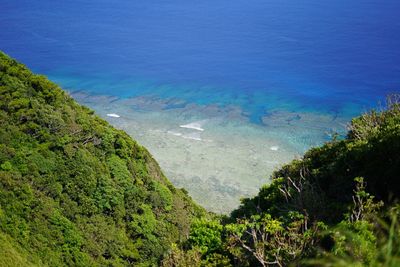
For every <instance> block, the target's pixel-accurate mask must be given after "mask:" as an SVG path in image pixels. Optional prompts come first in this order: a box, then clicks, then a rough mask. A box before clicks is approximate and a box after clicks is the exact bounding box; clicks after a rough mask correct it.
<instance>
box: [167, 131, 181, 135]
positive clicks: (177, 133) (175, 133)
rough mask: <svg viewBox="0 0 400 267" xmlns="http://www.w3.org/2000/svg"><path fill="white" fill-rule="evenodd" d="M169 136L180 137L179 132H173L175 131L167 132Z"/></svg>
mask: <svg viewBox="0 0 400 267" xmlns="http://www.w3.org/2000/svg"><path fill="white" fill-rule="evenodd" d="M168 133H169V134H172V135H175V136H182V134H181V133H180V132H175V131H168Z"/></svg>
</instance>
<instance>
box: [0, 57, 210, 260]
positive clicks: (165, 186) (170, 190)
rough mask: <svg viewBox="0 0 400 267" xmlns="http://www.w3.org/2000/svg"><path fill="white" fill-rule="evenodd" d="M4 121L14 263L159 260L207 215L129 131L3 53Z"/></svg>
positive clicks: (2, 163) (0, 169)
mask: <svg viewBox="0 0 400 267" xmlns="http://www.w3.org/2000/svg"><path fill="white" fill-rule="evenodd" d="M0 125H1V127H0V240H1V243H2V245H1V249H2V250H3V249H4V250H9V251H11V252H12V253H11V252H10V253H11V254H10V255H15V257H10V258H9V260H7V261H6V262H8V264H9V266H20V265H22V266H23V265H38V266H41V265H44V266H63V265H70V266H106V265H107V266H127V265H135V266H149V265H157V264H158V262H159V260H160V259H161V258H162V256H163V254H164V253H165V252H166V251H168V249H169V248H170V246H171V244H172V243H176V242H179V241H182V240H185V238H186V237H187V235H188V231H189V225H190V222H191V219H192V218H193V217H198V216H200V215H202V214H204V210H203V209H202V208H199V207H198V206H197V205H195V204H194V203H193V202H192V200H191V199H190V197H188V196H187V194H186V193H185V192H184V191H182V190H180V189H176V188H174V186H173V185H172V184H171V183H170V182H169V181H168V180H167V179H166V178H165V177H164V175H163V174H162V172H161V171H160V168H159V166H158V165H157V163H156V162H155V160H154V159H153V158H152V157H151V155H150V154H149V153H148V151H147V150H146V149H145V148H143V147H142V146H140V145H138V144H137V143H136V142H135V141H134V140H132V139H131V138H130V137H129V136H128V135H127V134H126V133H125V132H123V131H120V130H117V129H114V128H113V127H112V126H110V125H109V124H108V123H107V122H106V121H104V120H102V119H100V118H99V117H97V116H96V115H94V114H93V111H91V110H89V109H88V108H86V107H83V106H80V105H79V104H77V103H76V102H75V101H74V100H73V99H72V98H71V97H69V96H68V95H67V94H66V93H65V92H64V91H62V90H61V89H60V88H59V87H58V86H57V85H56V84H54V83H52V82H50V81H49V80H47V79H46V78H45V77H44V76H39V75H34V74H32V73H31V72H30V71H29V70H28V69H27V68H26V67H25V66H23V65H22V64H19V63H18V62H16V61H15V60H13V59H11V58H9V57H8V56H7V55H5V54H4V53H1V52H0ZM3 241H4V242H3ZM3 252H4V251H3ZM3 256H4V253H3V255H0V257H1V258H2V260H4V259H3Z"/></svg>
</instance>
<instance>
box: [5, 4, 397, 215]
mask: <svg viewBox="0 0 400 267" xmlns="http://www.w3.org/2000/svg"><path fill="white" fill-rule="evenodd" d="M0 50H2V51H3V52H5V53H7V54H9V55H10V56H12V57H14V58H16V59H17V60H19V61H21V62H23V63H24V64H26V65H27V66H28V67H29V68H31V69H32V70H33V71H34V72H36V73H40V74H43V75H46V76H47V77H49V78H50V79H51V80H53V81H55V82H56V83H58V84H59V85H60V86H61V87H62V88H64V89H65V90H67V91H68V92H69V93H70V94H71V96H72V97H74V98H75V99H76V100H77V101H78V102H80V103H82V104H84V105H87V106H89V107H90V108H92V109H94V110H95V111H96V112H97V114H98V115H99V116H101V117H103V118H104V119H106V120H108V121H109V122H110V123H111V124H112V125H114V126H115V127H117V128H120V129H123V130H125V131H127V132H128V134H130V135H131V136H132V137H133V138H135V139H136V140H138V142H139V143H141V144H142V145H144V146H145V147H147V148H148V149H149V150H150V152H151V153H152V154H153V156H154V157H155V158H156V160H157V161H158V162H159V164H160V166H161V168H162V169H163V171H164V172H165V174H166V176H167V177H168V178H169V179H170V180H171V181H172V182H173V183H174V184H175V185H176V186H177V187H184V188H186V189H187V190H188V191H189V194H190V195H191V196H192V197H193V198H194V199H195V200H196V201H197V202H199V203H200V204H202V205H203V206H205V207H206V208H208V209H209V210H211V211H215V212H217V213H228V212H230V211H231V210H233V209H234V208H236V207H237V206H238V205H239V204H240V199H241V198H243V197H251V196H253V195H255V194H256V193H257V192H258V189H259V187H260V186H263V185H265V184H268V183H269V182H270V180H271V175H272V173H273V172H274V170H276V169H278V168H279V167H281V166H282V165H284V164H286V163H288V162H290V161H291V160H293V159H296V158H301V156H302V154H303V153H304V152H305V151H307V150H308V149H310V148H312V147H315V146H318V145H321V144H323V143H324V142H327V141H329V140H331V139H332V138H333V137H335V138H337V137H338V138H344V136H345V134H346V128H347V125H348V123H349V122H350V120H351V118H352V117H354V116H357V115H359V114H361V113H363V112H366V111H367V110H370V109H372V108H375V109H380V108H383V107H384V102H385V98H386V96H387V95H389V94H392V93H398V92H400V1H399V0H351V1H349V0H335V1H331V0H330V1H329V0H319V1H316V0H233V1H232V0H229V1H228V0H115V1H106V0H97V1H89V0H69V1H57V0H51V1H50V0H41V1H32V0H29V1H28V0H13V1H6V0H0Z"/></svg>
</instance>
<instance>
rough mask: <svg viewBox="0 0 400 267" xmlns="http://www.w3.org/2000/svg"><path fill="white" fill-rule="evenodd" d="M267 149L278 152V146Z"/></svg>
mask: <svg viewBox="0 0 400 267" xmlns="http://www.w3.org/2000/svg"><path fill="white" fill-rule="evenodd" d="M269 149H271V150H272V151H278V149H279V146H271V147H270V148H269Z"/></svg>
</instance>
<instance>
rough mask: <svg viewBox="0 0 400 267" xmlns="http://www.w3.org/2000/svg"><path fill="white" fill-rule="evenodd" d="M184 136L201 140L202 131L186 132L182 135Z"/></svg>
mask: <svg viewBox="0 0 400 267" xmlns="http://www.w3.org/2000/svg"><path fill="white" fill-rule="evenodd" d="M182 137H183V138H185V139H191V140H196V141H201V140H202V139H201V136H200V133H190V134H185V135H182Z"/></svg>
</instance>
